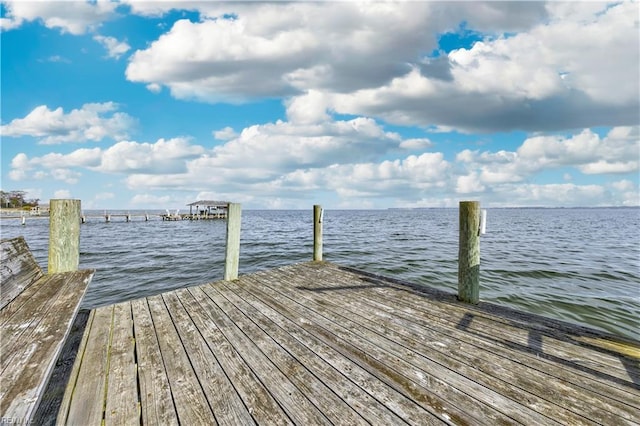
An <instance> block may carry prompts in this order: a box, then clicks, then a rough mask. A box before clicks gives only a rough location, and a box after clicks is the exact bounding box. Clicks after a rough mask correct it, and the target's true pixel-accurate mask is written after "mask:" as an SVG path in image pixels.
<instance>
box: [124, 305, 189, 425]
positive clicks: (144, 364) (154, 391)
mask: <svg viewBox="0 0 640 426" xmlns="http://www.w3.org/2000/svg"><path fill="white" fill-rule="evenodd" d="M131 309H132V312H133V326H134V337H135V343H136V359H137V361H138V384H139V386H140V408H141V415H142V424H145V425H178V424H179V423H178V415H177V413H176V407H175V405H174V403H173V399H172V397H171V388H170V386H169V379H168V377H167V372H166V370H165V365H164V360H163V359H162V353H161V352H160V345H159V343H158V338H157V335H156V331H155V329H154V324H153V320H152V318H151V313H150V312H149V305H148V303H147V299H137V300H133V301H131Z"/></svg>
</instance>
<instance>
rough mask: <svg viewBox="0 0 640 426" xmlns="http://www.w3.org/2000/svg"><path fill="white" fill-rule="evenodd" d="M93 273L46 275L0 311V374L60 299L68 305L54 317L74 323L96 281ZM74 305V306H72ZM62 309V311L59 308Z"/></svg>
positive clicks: (55, 313)
mask: <svg viewBox="0 0 640 426" xmlns="http://www.w3.org/2000/svg"><path fill="white" fill-rule="evenodd" d="M93 272H94V271H93V270H86V271H79V272H73V273H66V274H55V275H43V276H41V277H40V278H39V279H38V282H36V283H34V284H33V285H31V286H29V287H28V288H27V289H26V290H25V291H23V292H22V293H21V294H20V296H19V297H18V298H16V299H14V300H13V301H11V302H10V303H9V304H8V305H7V306H5V308H4V309H2V310H0V327H2V339H1V340H0V356H1V361H0V370H4V369H5V368H6V367H7V366H8V365H9V364H10V363H11V360H12V357H13V356H14V354H15V351H16V350H19V347H20V346H23V345H24V344H25V342H28V341H30V340H32V339H30V337H29V335H30V333H33V332H34V330H36V329H37V328H38V327H39V325H40V323H41V322H42V321H43V319H44V318H45V317H46V316H47V315H50V314H49V313H50V312H51V302H52V301H53V300H55V299H56V298H58V297H63V298H65V301H66V302H69V303H70V304H69V305H68V307H67V308H64V309H65V310H60V311H58V312H53V313H51V315H58V316H60V317H63V321H65V322H67V321H68V322H72V321H73V318H75V314H76V313H77V311H78V307H79V305H80V302H81V301H82V298H83V297H84V294H85V292H86V289H87V286H88V285H89V282H90V281H91V278H92V277H93ZM72 302H75V303H72ZM60 309H62V307H60Z"/></svg>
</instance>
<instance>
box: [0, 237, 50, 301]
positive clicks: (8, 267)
mask: <svg viewBox="0 0 640 426" xmlns="http://www.w3.org/2000/svg"><path fill="white" fill-rule="evenodd" d="M0 265H2V267H0V309H3V308H4V307H5V306H7V305H8V304H9V302H11V301H12V300H13V299H15V298H16V297H17V296H18V295H19V294H20V293H22V292H23V291H24V289H25V288H27V287H29V286H30V285H31V284H32V283H34V282H35V281H36V280H37V279H38V278H40V277H41V276H42V275H43V272H42V269H40V266H39V265H38V263H37V262H36V260H35V258H34V257H33V255H32V254H31V251H30V250H29V246H28V245H27V242H26V241H25V239H24V237H17V238H12V239H3V240H0Z"/></svg>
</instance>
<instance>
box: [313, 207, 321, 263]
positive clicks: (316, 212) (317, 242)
mask: <svg viewBox="0 0 640 426" xmlns="http://www.w3.org/2000/svg"><path fill="white" fill-rule="evenodd" d="M322 216H323V214H322V206H319V205H317V204H316V205H314V206H313V261H314V262H320V261H322Z"/></svg>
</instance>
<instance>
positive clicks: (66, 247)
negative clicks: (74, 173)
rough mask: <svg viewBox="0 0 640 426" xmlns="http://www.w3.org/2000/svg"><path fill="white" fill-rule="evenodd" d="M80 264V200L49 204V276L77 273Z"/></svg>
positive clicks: (54, 201) (56, 201) (55, 201)
mask: <svg viewBox="0 0 640 426" xmlns="http://www.w3.org/2000/svg"><path fill="white" fill-rule="evenodd" d="M79 264H80V200H51V201H50V202H49V269H48V273H49V274H54V273H56V272H69V271H77V270H78V265H79Z"/></svg>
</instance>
